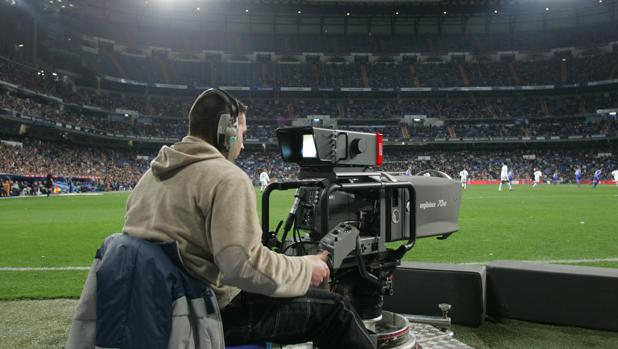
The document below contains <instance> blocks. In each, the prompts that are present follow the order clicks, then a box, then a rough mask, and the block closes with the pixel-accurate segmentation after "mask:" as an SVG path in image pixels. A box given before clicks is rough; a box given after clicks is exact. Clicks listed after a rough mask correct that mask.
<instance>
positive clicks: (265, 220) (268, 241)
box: [262, 178, 325, 249]
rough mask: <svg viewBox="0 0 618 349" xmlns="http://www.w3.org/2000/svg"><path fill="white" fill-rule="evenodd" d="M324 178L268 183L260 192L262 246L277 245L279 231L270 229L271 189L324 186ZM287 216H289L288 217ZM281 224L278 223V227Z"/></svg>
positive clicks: (270, 246) (271, 246)
mask: <svg viewBox="0 0 618 349" xmlns="http://www.w3.org/2000/svg"><path fill="white" fill-rule="evenodd" d="M324 183H325V179H321V178H317V179H309V180H300V181H291V182H273V183H270V184H269V185H268V186H267V187H266V189H264V192H263V193H262V244H264V246H266V247H268V248H270V249H272V248H273V247H274V246H277V245H278V243H279V241H278V240H277V233H278V232H279V228H277V230H276V231H270V194H271V192H272V191H273V190H288V189H298V188H300V187H302V186H306V185H313V186H315V185H319V186H321V187H324V186H325V185H324ZM288 218H289V217H288ZM280 226H281V224H279V227H280Z"/></svg>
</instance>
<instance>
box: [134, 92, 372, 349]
mask: <svg viewBox="0 0 618 349" xmlns="http://www.w3.org/2000/svg"><path fill="white" fill-rule="evenodd" d="M246 110H247V107H246V106H245V105H243V104H242V103H240V102H239V101H238V100H237V99H235V98H234V97H232V96H231V95H229V94H228V93H226V92H225V91H222V90H216V89H209V90H207V91H205V92H204V93H202V94H201V95H200V96H199V97H198V98H197V99H196V100H195V102H194V103H193V106H192V107H191V110H190V112H189V135H188V136H186V137H184V138H183V139H182V140H181V141H180V142H179V143H176V144H174V145H172V146H171V147H167V146H164V147H162V148H161V150H160V151H159V154H158V156H157V157H156V158H155V159H154V160H153V161H152V163H151V168H150V169H149V170H148V171H147V172H146V173H145V174H144V176H143V177H142V178H141V179H140V181H139V183H138V184H137V186H136V187H135V189H134V190H133V192H132V193H131V195H130V196H129V199H128V202H127V209H126V217H125V218H126V221H125V225H124V228H123V229H124V232H126V233H128V234H129V235H132V236H136V237H139V238H143V239H147V240H151V241H152V240H154V241H170V240H175V241H177V242H178V244H179V248H180V251H181V254H182V258H183V262H184V265H185V266H186V268H187V269H188V270H189V271H190V272H191V273H192V275H193V276H194V277H196V278H197V279H198V280H200V281H201V282H203V283H206V284H208V285H210V286H211V287H212V288H213V290H214V291H215V293H216V295H217V299H218V301H219V306H220V308H221V309H222V318H223V327H224V332H225V341H226V344H228V345H241V344H247V343H255V342H258V341H271V342H275V343H280V344H292V343H302V342H307V341H313V343H314V344H315V345H317V346H318V347H320V348H321V349H328V348H361V349H362V348H374V347H375V346H374V344H373V343H372V341H371V339H370V338H369V336H368V334H367V332H366V330H365V328H364V326H363V324H362V322H361V320H360V318H359V316H358V315H357V313H356V312H355V311H354V310H353V309H352V307H351V305H350V304H349V303H348V302H347V301H346V300H344V298H343V297H342V296H340V295H338V294H335V293H331V292H329V291H327V290H323V289H317V288H310V286H313V287H317V286H319V285H320V284H321V283H322V282H323V281H324V280H326V279H328V277H329V269H328V266H327V265H326V263H325V260H326V258H327V257H328V256H327V254H326V253H322V254H320V255H311V256H303V257H290V256H285V255H282V254H278V253H275V252H273V251H271V250H270V249H268V248H266V247H265V246H263V245H262V243H261V235H262V233H261V228H260V224H259V219H258V216H257V209H256V197H255V190H254V188H253V186H252V183H251V180H250V179H249V177H248V176H247V175H246V174H245V173H244V172H243V171H242V170H241V169H240V168H238V167H237V166H236V165H234V163H233V161H234V160H235V159H236V158H237V157H238V155H239V154H240V151H241V150H242V149H243V136H244V133H245V131H246V129H247V125H246V118H245V114H246Z"/></svg>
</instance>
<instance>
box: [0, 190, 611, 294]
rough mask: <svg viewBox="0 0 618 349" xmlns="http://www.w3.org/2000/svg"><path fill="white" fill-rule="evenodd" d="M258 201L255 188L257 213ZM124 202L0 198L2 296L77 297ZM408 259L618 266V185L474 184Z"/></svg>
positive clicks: (281, 212) (280, 197) (280, 201)
mask: <svg viewBox="0 0 618 349" xmlns="http://www.w3.org/2000/svg"><path fill="white" fill-rule="evenodd" d="M260 196H261V194H260V193H259V190H258V191H256V199H257V202H258V209H260V207H259V206H260V202H261V200H260ZM126 199H127V194H126V193H110V194H104V195H84V196H55V197H54V196H52V197H50V198H46V197H35V198H17V199H4V200H1V201H0V222H2V224H0V246H1V247H0V299H5V300H6V299H19V298H34V299H36V298H57V297H78V296H79V292H80V289H81V286H82V283H83V281H84V278H85V275H86V271H85V270H82V269H83V268H85V267H88V266H89V265H90V263H91V262H92V257H93V256H94V252H95V251H96V249H97V247H98V246H99V244H100V243H101V242H102V240H103V239H104V238H105V237H106V236H107V235H109V234H110V233H113V232H118V231H120V230H121V228H122V223H123V217H124V205H125V202H126ZM291 202H292V191H275V192H273V195H272V197H271V223H270V224H271V228H272V227H274V226H275V225H276V222H277V221H278V220H279V219H283V218H285V217H286V215H287V212H288V210H289V208H290V205H291ZM273 229H274V228H273ZM405 259H406V260H414V261H431V262H446V263H484V262H489V261H493V260H504V259H517V260H535V261H537V260H542V261H552V262H557V263H568V264H579V265H593V266H603V267H618V188H616V187H614V186H603V187H599V188H597V189H596V190H595V189H592V188H590V187H581V188H577V187H574V186H569V185H559V186H550V185H545V186H543V187H542V188H540V189H535V190H532V189H530V187H529V186H523V185H522V186H516V187H515V188H514V190H513V191H511V192H509V191H502V192H498V191H497V189H496V187H495V186H469V187H468V189H467V190H466V191H464V193H463V200H462V206H461V212H460V230H459V232H457V233H455V234H453V235H452V236H451V237H450V238H448V239H447V240H443V241H440V240H437V239H435V238H427V239H421V240H419V241H418V243H417V245H416V247H415V248H414V249H413V250H412V251H411V252H409V253H408V254H407V255H406V256H405ZM12 268H15V269H16V270H15V269H12ZM73 268H75V269H73ZM80 268H82V269H80Z"/></svg>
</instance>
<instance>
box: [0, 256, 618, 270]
mask: <svg viewBox="0 0 618 349" xmlns="http://www.w3.org/2000/svg"><path fill="white" fill-rule="evenodd" d="M513 261H517V262H527V263H549V264H563V263H565V264H569V263H572V264H580V263H598V262H618V257H615V258H582V259H548V260H515V259H513ZM491 262H492V261H486V262H465V263H455V264H460V265H485V264H489V263H491ZM71 270H74V271H81V270H90V267H86V266H83V267H0V271H71Z"/></svg>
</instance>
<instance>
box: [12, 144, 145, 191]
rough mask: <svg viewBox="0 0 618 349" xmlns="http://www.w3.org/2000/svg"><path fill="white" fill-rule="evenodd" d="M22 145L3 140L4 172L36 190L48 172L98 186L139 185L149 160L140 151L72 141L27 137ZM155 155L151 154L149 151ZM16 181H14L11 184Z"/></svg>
mask: <svg viewBox="0 0 618 349" xmlns="http://www.w3.org/2000/svg"><path fill="white" fill-rule="evenodd" d="M20 143H21V144H22V145H21V146H16V145H8V144H4V143H0V174H3V181H6V180H8V177H7V176H8V175H16V176H20V177H22V178H21V180H19V181H16V183H17V185H19V186H22V188H21V189H20V191H19V192H22V191H23V188H24V187H26V186H29V187H30V189H29V190H27V191H28V192H30V193H33V194H34V193H36V192H37V189H36V185H37V182H38V183H39V184H40V182H41V178H44V177H45V176H46V175H47V174H48V173H51V174H52V175H53V176H54V177H62V178H76V179H77V178H91V182H92V184H93V186H94V187H95V188H97V189H98V190H120V189H129V188H132V187H133V186H135V184H136V183H137V180H139V178H140V177H141V175H142V173H144V172H145V171H146V169H148V165H149V163H148V161H143V160H139V159H138V155H139V154H138V153H137V152H136V151H125V150H112V149H95V148H89V147H80V146H74V145H70V144H59V143H53V142H44V141H40V140H30V139H26V140H23V141H21V142H20ZM149 155H151V154H149ZM13 185H15V183H11V186H13Z"/></svg>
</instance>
